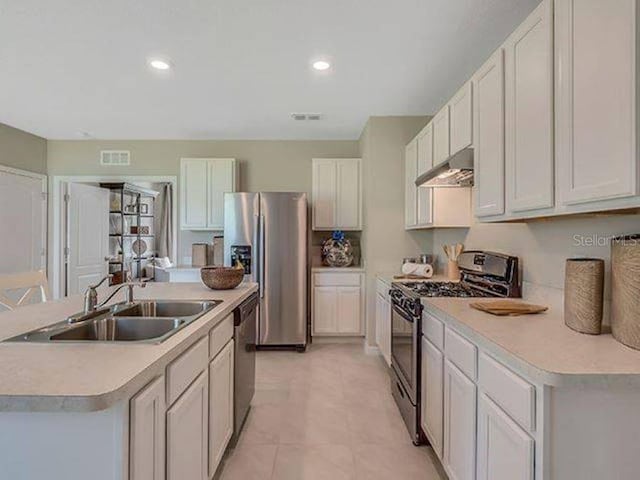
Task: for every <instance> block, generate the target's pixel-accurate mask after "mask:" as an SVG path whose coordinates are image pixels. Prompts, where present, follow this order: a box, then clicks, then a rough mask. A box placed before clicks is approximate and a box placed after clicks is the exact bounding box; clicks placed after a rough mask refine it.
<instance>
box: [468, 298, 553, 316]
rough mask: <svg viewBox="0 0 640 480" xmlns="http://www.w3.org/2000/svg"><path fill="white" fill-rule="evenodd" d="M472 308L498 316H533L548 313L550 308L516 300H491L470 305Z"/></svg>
mask: <svg viewBox="0 0 640 480" xmlns="http://www.w3.org/2000/svg"><path fill="white" fill-rule="evenodd" d="M469 306H470V307H471V308H475V309H476V310H480V311H482V312H486V313H490V314H491V315H498V316H507V315H509V316H517V315H531V314H535V313H542V312H546V311H547V310H548V309H549V308H548V307H545V306H543V305H534V304H532V303H525V302H520V301H514V300H491V301H484V302H473V303H470V304H469Z"/></svg>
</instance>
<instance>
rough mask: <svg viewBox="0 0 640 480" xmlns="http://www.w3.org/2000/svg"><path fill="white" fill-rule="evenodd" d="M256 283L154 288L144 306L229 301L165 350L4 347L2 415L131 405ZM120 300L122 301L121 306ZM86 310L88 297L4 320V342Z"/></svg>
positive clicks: (142, 293) (141, 293) (0, 333)
mask: <svg viewBox="0 0 640 480" xmlns="http://www.w3.org/2000/svg"><path fill="white" fill-rule="evenodd" d="M256 290H257V285H256V284H253V283H247V284H241V285H240V286H239V287H237V288H235V289H233V290H215V291H214V290H210V289H208V288H206V287H205V286H204V285H202V284H200V283H180V284H175V283H171V284H169V283H149V284H148V285H147V288H145V289H137V290H136V291H135V298H136V299H145V298H147V299H151V298H158V299H173V300H222V301H223V303H221V304H220V305H218V306H217V307H215V308H214V309H213V310H212V311H211V312H209V313H207V314H206V315H203V316H202V317H201V318H199V319H198V320H196V321H195V322H193V323H191V324H190V325H188V326H187V327H185V328H184V329H182V330H180V331H179V332H177V333H176V334H175V335H173V336H172V337H170V338H168V339H167V340H165V341H164V342H163V343H160V344H123V343H117V344H115V343H113V344H109V343H93V342H87V343H73V344H71V343H70V344H64V345H63V344H53V343H29V342H24V343H23V342H15V343H13V342H12V343H0V365H1V366H2V368H0V411H95V410H102V409H106V408H108V407H110V406H111V405H113V404H115V403H116V402H118V401H121V400H123V399H126V398H129V397H130V396H131V395H133V394H134V393H135V392H137V391H138V390H140V388H142V387H143V386H144V385H146V384H147V383H148V382H149V381H150V380H151V379H152V378H154V377H155V376H157V375H159V374H160V373H162V372H164V369H165V367H166V365H167V364H168V363H169V362H170V361H172V360H173V359H175V358H176V357H177V356H178V355H180V354H181V353H182V352H184V351H185V350H186V349H187V348H188V347H190V346H191V345H192V344H193V343H195V342H196V340H198V339H200V338H202V337H203V336H204V335H206V334H207V333H208V332H209V331H210V330H211V328H213V327H214V326H215V325H216V324H217V323H218V322H220V321H221V320H223V319H224V318H225V317H226V316H227V315H228V314H229V313H231V312H232V311H233V309H234V308H235V307H236V306H238V305H239V304H240V303H241V302H242V301H243V300H244V299H245V298H247V297H248V296H249V295H250V294H251V293H252V292H254V291H256ZM120 300H121V297H120V295H119V294H118V295H116V301H120ZM81 310H82V298H81V296H73V297H70V298H67V299H64V300H58V301H53V302H48V303H45V304H39V305H32V306H28V307H23V308H20V309H17V310H15V311H12V312H4V313H1V314H0V340H4V339H7V338H10V337H13V336H16V335H19V334H21V333H26V332H28V331H30V330H34V329H36V328H41V327H44V326H46V325H50V324H53V323H56V322H59V321H61V320H64V319H65V318H66V317H68V316H69V315H71V314H73V313H76V312H78V311H81Z"/></svg>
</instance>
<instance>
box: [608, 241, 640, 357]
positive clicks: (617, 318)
mask: <svg viewBox="0 0 640 480" xmlns="http://www.w3.org/2000/svg"><path fill="white" fill-rule="evenodd" d="M638 272H640V234H635V235H627V236H624V237H618V238H615V239H613V241H612V243H611V333H612V334H613V337H614V338H615V339H616V340H617V341H619V342H620V343H623V344H625V345H627V346H628V347H631V348H635V349H636V350H640V275H639V274H638Z"/></svg>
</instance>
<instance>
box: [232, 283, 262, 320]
mask: <svg viewBox="0 0 640 480" xmlns="http://www.w3.org/2000/svg"><path fill="white" fill-rule="evenodd" d="M257 308H258V293H257V292H254V293H252V294H251V295H250V296H249V298H247V299H246V300H245V301H244V302H242V303H241V304H240V305H239V306H238V308H236V310H235V312H234V315H233V323H234V325H235V326H236V327H237V326H238V325H240V324H241V323H242V322H244V321H245V320H246V319H247V318H250V317H251V314H252V313H253V311H254V310H256V309H257Z"/></svg>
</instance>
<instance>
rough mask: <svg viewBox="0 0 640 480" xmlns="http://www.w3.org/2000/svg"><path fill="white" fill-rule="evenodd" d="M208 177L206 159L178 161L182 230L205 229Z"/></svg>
mask: <svg viewBox="0 0 640 480" xmlns="http://www.w3.org/2000/svg"><path fill="white" fill-rule="evenodd" d="M208 175H209V168H208V163H207V160H206V159H204V158H183V159H182V160H181V161H180V226H181V228H182V229H183V230H184V229H190V228H193V229H199V228H206V227H207V192H208V185H207V183H208Z"/></svg>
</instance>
